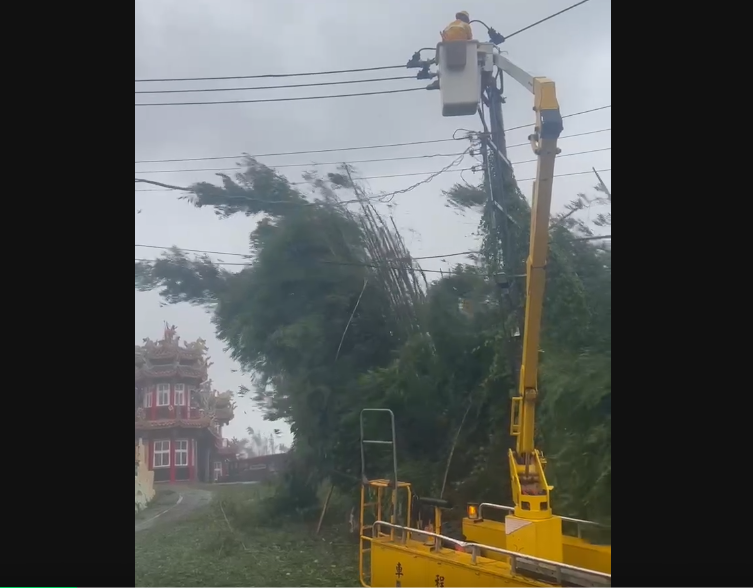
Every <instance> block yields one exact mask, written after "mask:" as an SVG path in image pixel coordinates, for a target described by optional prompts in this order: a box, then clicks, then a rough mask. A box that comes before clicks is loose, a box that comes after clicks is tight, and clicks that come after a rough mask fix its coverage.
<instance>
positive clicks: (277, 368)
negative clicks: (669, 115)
mask: <svg viewBox="0 0 753 588" xmlns="http://www.w3.org/2000/svg"><path fill="white" fill-rule="evenodd" d="M349 171H350V170H348V169H344V170H343V173H341V174H330V175H329V176H328V178H327V179H326V180H325V179H319V178H315V177H313V176H312V177H311V178H310V179H311V181H312V182H313V185H314V186H315V187H316V188H317V190H318V194H319V196H320V197H321V200H320V201H319V203H317V204H312V201H311V198H310V197H307V196H306V195H304V194H302V193H301V192H298V191H297V190H296V189H294V188H293V187H292V186H291V185H290V184H289V183H288V182H287V181H286V180H285V179H284V178H283V177H281V176H279V175H277V174H275V173H274V172H273V171H272V170H270V169H268V168H266V167H265V166H263V165H261V164H259V163H257V162H254V161H253V160H250V161H248V162H247V168H246V170H245V171H244V172H242V173H240V174H237V175H236V176H235V177H234V178H230V177H228V176H223V177H222V185H221V186H214V185H211V184H206V183H202V184H197V185H194V186H192V187H191V188H190V196H189V197H188V199H189V201H190V202H191V203H193V204H194V205H195V206H213V207H214V208H215V210H216V211H217V213H218V215H220V216H222V217H226V216H230V215H234V214H245V215H249V216H251V215H263V218H262V219H261V220H260V221H259V222H258V223H257V226H256V228H255V229H254V230H253V231H252V232H251V235H250V249H251V250H250V253H249V266H248V267H247V268H244V269H242V270H241V271H239V272H237V273H233V272H229V271H226V270H223V269H222V268H220V267H218V266H217V265H215V264H213V263H212V261H211V260H210V259H209V258H207V257H189V256H187V255H186V254H184V253H183V252H181V251H179V250H172V251H170V252H167V254H166V255H165V256H164V257H163V258H162V259H161V260H158V261H156V262H154V263H137V264H136V287H137V288H139V289H142V290H152V289H158V290H159V291H160V293H161V294H162V296H163V297H164V298H165V299H166V300H167V301H169V302H172V303H177V302H188V303H191V304H198V305H204V306H207V307H210V308H211V309H212V312H213V321H214V323H215V325H216V327H217V335H218V337H219V338H220V339H222V340H223V341H225V342H226V343H227V346H228V349H229V351H230V353H231V355H232V356H233V357H234V358H235V359H237V360H238V361H239V362H240V363H241V364H242V366H243V367H244V369H245V370H246V371H247V372H248V373H249V374H251V375H252V377H253V386H252V390H248V393H249V394H252V395H253V398H254V399H255V400H256V402H257V403H259V405H260V406H261V407H262V408H263V410H264V411H265V416H266V418H267V419H269V420H278V419H283V420H285V421H287V422H288V423H290V426H291V430H292V431H293V433H294V435H295V442H294V446H293V455H294V456H297V457H298V459H295V460H294V461H293V464H294V467H293V470H292V473H291V474H290V476H289V480H290V484H291V486H295V487H299V488H305V487H309V488H310V487H311V486H312V482H314V481H316V480H318V479H321V478H322V477H325V476H327V477H330V478H331V479H332V480H333V481H334V482H336V483H338V484H340V485H342V486H346V487H347V486H349V485H353V484H354V483H357V481H358V479H359V474H360V471H359V470H360V454H359V451H358V439H359V413H360V411H361V409H362V408H366V407H382V408H391V409H392V410H393V411H395V414H396V417H397V447H398V460H399V469H400V472H401V477H405V478H406V479H410V480H411V481H413V482H414V483H416V485H417V488H418V490H419V491H420V492H430V493H432V494H435V493H436V494H443V495H445V496H449V495H453V496H455V497H457V498H458V499H487V500H494V501H505V500H508V499H509V475H508V472H507V458H506V453H507V449H508V447H510V445H511V439H510V437H509V434H508V431H509V410H510V409H509V404H510V400H509V399H510V396H511V395H512V394H513V393H514V392H515V390H516V387H517V365H518V363H519V351H518V347H519V343H518V342H517V341H516V339H515V337H514V334H515V330H516V327H518V326H519V325H521V319H522V310H523V303H524V297H523V294H524V292H523V290H524V280H522V279H521V278H519V277H517V276H519V275H520V274H521V273H522V272H523V265H524V260H525V256H526V253H527V246H528V224H529V215H530V210H529V208H528V205H527V204H526V202H525V199H524V198H523V196H522V195H521V194H520V192H519V191H518V190H517V187H515V186H514V184H512V185H511V186H509V188H510V189H509V190H508V192H509V193H510V195H511V196H510V198H509V201H508V212H509V214H510V218H511V222H510V223H509V225H507V226H504V227H497V226H494V227H492V226H490V223H489V222H488V218H484V220H483V222H482V232H483V234H484V237H485V239H484V244H483V247H482V252H481V254H480V255H479V256H478V259H477V260H475V261H474V262H473V264H470V265H468V264H466V265H458V266H457V267H456V268H454V270H453V271H452V272H451V273H450V274H449V275H448V276H447V277H444V278H442V279H440V280H439V281H437V282H435V283H433V284H431V285H429V286H428V287H427V285H426V284H425V283H424V284H423V285H421V284H419V282H418V279H417V275H420V274H417V273H416V271H415V266H414V265H413V264H412V263H411V258H410V255H409V254H408V252H407V251H405V250H404V246H402V244H401V240H400V238H399V235H397V234H396V231H395V230H394V228H393V229H392V230H390V229H389V228H388V224H387V223H385V222H383V221H382V219H381V218H380V217H379V216H378V215H376V212H375V211H374V210H373V209H370V208H368V205H367V204H366V198H367V197H366V196H365V194H364V193H363V191H362V190H361V189H360V188H359V187H358V186H357V185H355V184H354V183H353V181H352V177H351V176H350V174H349ZM343 192H348V193H349V196H348V199H351V198H352V199H354V200H356V201H357V202H356V204H357V205H358V206H359V207H360V212H359V213H357V212H355V211H351V210H349V209H348V208H346V206H345V205H343V204H342V202H341V199H340V198H339V197H338V195H339V194H342V193H343ZM351 195H352V196H351ZM447 198H448V202H449V203H450V204H451V205H453V206H455V207H456V208H458V209H459V210H460V211H464V210H468V209H474V210H477V211H479V212H483V204H484V203H485V202H486V198H487V197H486V194H485V192H484V191H483V190H482V189H480V188H474V187H472V186H468V185H465V186H456V187H455V188H454V189H453V190H450V191H449V192H448V193H447ZM575 219H576V216H575V215H574V214H573V215H569V216H568V217H567V218H555V219H554V220H553V229H552V249H551V254H550V262H549V266H548V269H549V272H548V282H547V294H546V302H545V305H546V306H545V314H544V326H543V333H542V334H543V337H542V349H543V351H544V353H543V355H542V358H543V359H542V374H541V386H540V387H541V391H542V397H543V398H542V407H541V411H540V419H539V429H538V431H539V434H540V442H541V446H542V447H543V449H544V450H545V451H547V453H551V454H552V456H553V457H554V459H553V460H552V462H551V463H552V465H551V467H550V472H551V474H550V475H551V477H552V479H553V480H554V482H555V483H556V484H557V485H558V493H557V494H555V499H556V500H557V503H556V504H555V507H556V508H557V509H558V510H559V511H560V512H566V513H568V514H575V515H586V514H588V515H593V516H597V517H601V518H606V517H608V515H609V496H610V492H611V477H610V476H611V449H610V445H609V444H610V442H611V424H610V419H611V389H610V386H611V254H610V253H609V252H608V251H602V250H600V249H599V248H598V247H596V246H594V245H593V244H591V243H589V242H586V241H576V240H574V238H576V237H578V236H579V235H582V234H583V231H584V230H585V229H584V227H581V226H580V225H578V221H577V220H575ZM586 229H587V228H586ZM500 251H501V252H502V255H501V256H500ZM503 274H504V275H503ZM520 328H522V327H520ZM388 432H389V428H388V426H386V427H385V426H384V425H380V423H376V422H371V423H370V424H369V425H368V427H367V435H368V436H369V437H370V438H384V437H385V436H386V435H387V434H388ZM586 451H587V452H589V453H588V455H587V456H586V455H584V452H586ZM367 458H368V465H369V467H370V468H371V470H370V473H372V474H375V473H378V474H379V475H388V474H389V472H390V470H391V461H390V458H389V455H387V454H386V453H384V454H382V455H378V454H376V453H375V452H370V453H369V454H368V455H367Z"/></svg>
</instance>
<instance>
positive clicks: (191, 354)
mask: <svg viewBox="0 0 753 588" xmlns="http://www.w3.org/2000/svg"><path fill="white" fill-rule="evenodd" d="M175 330H176V329H175V326H174V325H173V326H168V325H167V324H165V332H164V335H163V338H162V339H161V340H159V341H152V340H151V339H149V338H146V339H144V341H143V343H144V344H143V345H136V350H135V370H136V371H135V379H136V381H139V380H144V379H147V378H170V377H174V376H178V377H180V378H186V379H197V380H200V381H203V380H206V379H207V368H208V367H209V366H210V365H212V363H211V362H210V361H209V357H208V356H207V355H206V352H207V346H206V341H204V339H197V340H196V341H194V342H193V343H189V342H184V343H183V345H181V344H180V337H179V336H178V335H176V334H175Z"/></svg>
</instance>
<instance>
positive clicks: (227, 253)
mask: <svg viewBox="0 0 753 588" xmlns="http://www.w3.org/2000/svg"><path fill="white" fill-rule="evenodd" d="M611 238H612V235H595V236H591V237H574V238H572V239H570V240H571V241H597V240H601V239H611ZM134 247H142V248H146V249H160V250H162V251H169V250H171V249H173V248H177V249H178V250H180V251H181V252H185V253H202V254H205V255H224V256H233V257H243V258H246V259H251V258H252V257H253V256H252V255H249V254H247V253H237V252H234V251H212V250H210V249H188V248H186V247H177V246H171V247H167V246H165V245H144V244H142V243H136V244H135V245H134ZM480 253H483V252H482V251H480V250H469V251H456V252H454V253H444V254H441V255H421V256H417V257H414V256H412V255H408V256H407V257H406V258H399V259H395V260H394V261H395V262H398V263H407V262H411V261H421V260H426V259H444V258H447V257H459V256H461V255H478V254H480ZM136 261H166V260H164V259H136ZM317 261H319V262H321V263H333V262H331V261H328V260H317ZM212 263H214V264H215V265H244V266H249V265H253V262H225V261H216V262H215V261H213V262H212ZM335 263H336V262H335ZM357 265H361V264H357ZM364 265H366V266H367V267H373V266H372V265H371V264H364ZM378 267H380V266H378ZM422 271H430V272H438V271H439V270H422ZM445 273H446V272H445Z"/></svg>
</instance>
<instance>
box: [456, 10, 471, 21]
mask: <svg viewBox="0 0 753 588" xmlns="http://www.w3.org/2000/svg"><path fill="white" fill-rule="evenodd" d="M455 18H457V19H458V20H462V21H463V22H468V21H470V20H471V17H470V15H469V14H468V13H467V12H466V11H465V10H461V11H460V12H457V13H455Z"/></svg>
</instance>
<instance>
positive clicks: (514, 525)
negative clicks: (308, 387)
mask: <svg viewBox="0 0 753 588" xmlns="http://www.w3.org/2000/svg"><path fill="white" fill-rule="evenodd" d="M489 33H490V38H491V40H492V42H491V43H481V42H479V41H476V40H471V41H451V42H442V43H439V45H438V46H437V49H436V57H435V58H433V59H431V60H427V61H422V60H421V58H420V52H418V53H416V54H415V55H414V56H413V58H412V59H411V60H410V61H409V62H408V67H416V68H420V69H421V72H419V74H418V76H417V77H418V78H419V79H431V78H437V80H436V81H435V82H434V83H432V84H430V85H429V86H428V87H427V89H431V90H433V89H439V93H440V98H441V103H442V114H443V116H468V115H475V114H477V113H478V114H479V115H480V116H481V120H482V122H483V125H484V129H485V132H484V133H482V134H481V139H482V153H483V155H484V163H485V182H486V187H487V190H488V192H489V198H490V202H489V204H490V206H491V211H490V214H491V215H492V222H493V226H495V225H496V223H506V222H507V220H508V217H507V213H506V210H505V209H506V206H505V194H504V191H505V186H506V182H505V179H508V180H509V179H511V178H512V166H511V165H510V162H509V160H508V159H507V155H506V146H505V135H504V126H503V123H502V103H503V102H504V98H503V97H502V90H503V88H502V83H503V75H502V74H506V75H507V76H508V77H509V78H511V79H513V80H515V81H516V82H518V83H519V84H521V85H522V86H524V87H525V88H527V89H528V90H529V91H530V92H531V93H532V94H533V104H534V106H533V110H534V112H535V116H536V119H535V122H534V131H533V133H532V134H531V135H530V137H529V140H530V144H531V148H532V149H533V152H534V153H535V155H536V157H537V161H538V162H537V169H536V179H535V183H534V187H533V200H532V207H531V227H530V248H529V254H528V260H527V267H526V306H525V317H524V323H523V324H524V330H523V354H522V361H521V366H520V384H519V391H518V395H517V397H515V398H513V400H512V418H511V420H512V422H511V431H510V432H511V434H512V435H513V436H514V437H515V438H516V446H515V449H514V450H512V449H511V450H510V452H509V456H508V459H509V465H510V477H511V484H512V496H513V502H514V506H505V505H498V504H493V503H481V504H471V505H468V507H467V513H466V514H467V516H466V517H465V518H464V519H463V536H464V538H463V540H462V541H461V540H458V539H455V538H451V537H449V536H446V535H443V534H442V511H443V510H444V509H448V508H450V507H451V505H450V504H449V503H448V502H447V501H445V500H440V499H432V498H425V497H422V498H420V499H419V498H418V497H417V496H415V495H414V494H413V492H412V490H411V485H410V483H409V482H402V481H399V480H398V476H397V448H396V445H395V416H394V414H392V411H390V410H388V409H364V410H363V411H362V413H361V468H362V482H363V483H362V487H361V512H360V547H359V569H360V579H361V584H362V585H363V586H432V585H434V586H611V582H612V576H611V572H612V569H611V568H612V548H611V545H597V544H593V543H591V542H589V541H588V540H586V539H585V538H583V537H582V533H581V530H582V529H583V528H584V527H587V526H599V525H597V524H596V523H592V522H589V521H582V520H578V519H572V518H568V517H561V516H557V515H554V514H553V513H552V506H551V505H552V503H551V492H552V490H553V487H552V486H550V485H549V484H548V483H547V480H546V474H545V466H546V460H545V459H544V456H543V454H542V453H541V451H539V450H538V449H537V448H536V446H535V443H534V441H535V437H534V426H535V415H536V401H537V398H538V383H537V374H538V365H539V339H540V333H541V315H542V308H543V302H544V283H545V277H546V258H547V249H548V240H549V218H550V208H551V199H552V181H553V178H554V161H555V158H556V156H557V154H558V153H559V149H558V147H557V140H558V139H559V136H560V134H561V132H562V128H563V127H562V116H561V114H560V110H559V104H558V101H557V96H556V93H555V86H554V82H552V81H551V80H549V79H547V78H544V77H534V76H532V75H530V74H529V73H527V72H526V71H524V70H523V69H521V68H520V67H518V66H516V65H515V64H514V63H512V62H511V61H510V60H509V59H508V58H507V57H506V56H504V55H502V54H501V53H500V52H499V50H498V48H497V47H496V45H497V44H499V43H500V42H502V41H503V40H504V39H503V38H502V36H501V35H499V34H498V33H496V31H494V30H493V29H489ZM432 65H436V66H437V72H436V73H434V72H431V71H430V66H432ZM485 113H486V115H485ZM487 119H488V124H487ZM503 228H504V227H503ZM375 412H377V413H379V412H381V413H386V414H388V416H389V418H390V420H391V429H392V436H391V439H390V440H372V439H365V438H364V434H365V427H364V419H365V418H366V417H368V416H369V414H370V413H375ZM372 416H373V414H372ZM368 444H382V445H387V446H390V447H391V450H392V463H393V466H392V470H393V471H392V472H391V475H392V477H391V479H369V478H368V477H367V476H366V459H365V450H364V448H365V446H366V445H368ZM426 506H430V507H433V508H434V517H433V518H434V525H433V528H431V527H428V528H427V527H423V526H422V525H421V524H420V523H418V524H416V523H415V522H414V519H415V518H416V512H417V511H419V510H420V509H421V508H422V507H426ZM384 511H388V512H384ZM494 511H497V512H502V513H504V522H502V521H498V520H491V519H486V518H484V515H485V514H487V515H488V514H492V513H493V512H494ZM370 514H371V515H372V516H371V517H369V515H370ZM385 515H387V516H385ZM369 518H371V519H372V520H371V522H370V521H369V520H368V519H369ZM398 519H399V520H398ZM403 523H404V524H403ZM563 524H566V525H575V526H577V530H578V531H577V536H570V535H567V534H565V533H563Z"/></svg>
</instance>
